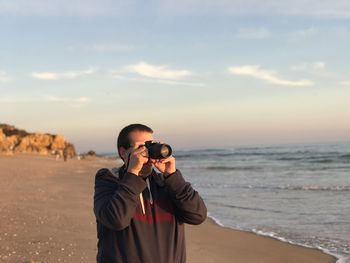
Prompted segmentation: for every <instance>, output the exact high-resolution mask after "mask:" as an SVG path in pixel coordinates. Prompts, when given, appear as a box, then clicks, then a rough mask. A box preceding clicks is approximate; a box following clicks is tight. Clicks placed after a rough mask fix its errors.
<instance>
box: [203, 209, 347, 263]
mask: <svg viewBox="0 0 350 263" xmlns="http://www.w3.org/2000/svg"><path fill="white" fill-rule="evenodd" d="M208 217H210V218H211V219H212V220H214V222H215V223H216V224H217V225H219V226H222V227H228V228H232V229H234V230H241V231H248V232H253V233H255V234H257V235H259V236H265V237H266V236H267V237H271V238H274V239H277V240H279V241H282V242H286V243H289V244H291V245H297V246H302V247H306V248H312V249H318V250H321V251H322V252H324V253H326V254H328V255H331V256H334V257H336V258H337V261H336V262H337V263H350V257H345V256H343V255H339V254H336V253H333V252H331V251H329V250H327V249H325V248H322V247H313V246H308V245H306V244H301V243H297V242H294V241H292V240H288V239H286V238H284V237H280V236H278V235H277V234H276V233H275V232H265V231H262V230H257V229H250V230H246V229H243V228H239V227H237V228H233V227H230V226H225V225H224V224H223V223H222V222H221V221H220V220H219V219H217V218H216V217H214V216H212V215H211V214H210V212H208Z"/></svg>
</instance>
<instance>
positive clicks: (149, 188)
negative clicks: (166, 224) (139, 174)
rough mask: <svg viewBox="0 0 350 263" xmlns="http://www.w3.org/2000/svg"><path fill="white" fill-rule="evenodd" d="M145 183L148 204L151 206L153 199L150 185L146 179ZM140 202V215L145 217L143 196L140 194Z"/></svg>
mask: <svg viewBox="0 0 350 263" xmlns="http://www.w3.org/2000/svg"><path fill="white" fill-rule="evenodd" d="M146 183H147V188H148V191H149V202H150V203H151V205H152V204H153V197H152V192H151V184H150V182H149V178H148V177H147V178H146ZM140 202H141V208H142V213H143V214H144V215H145V214H146V210H145V202H144V199H143V195H142V192H141V193H140Z"/></svg>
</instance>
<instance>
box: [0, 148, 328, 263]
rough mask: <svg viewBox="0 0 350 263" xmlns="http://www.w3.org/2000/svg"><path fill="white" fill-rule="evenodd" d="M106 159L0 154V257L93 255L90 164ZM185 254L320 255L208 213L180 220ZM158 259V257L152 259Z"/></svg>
mask: <svg viewBox="0 0 350 263" xmlns="http://www.w3.org/2000/svg"><path fill="white" fill-rule="evenodd" d="M113 166H115V161H113V160H109V159H102V158H96V159H89V160H82V161H78V160H69V161H68V162H66V163H64V162H63V161H55V159H54V158H53V157H44V156H34V155H23V154H22V155H16V156H1V155H0V262H16V263H17V262H18V263H24V262H73V263H77V262H95V255H96V241H97V239H96V229H95V218H94V214H93V212H92V197H93V183H94V175H95V172H96V171H97V170H98V169H99V168H101V167H108V168H111V167H113ZM186 234H187V235H186V236H187V237H186V238H187V253H188V262H190V263H192V262H194V263H196V262H198V263H199V262H201V263H206V262H208V263H209V262H216V263H221V262H230V263H232V262H252V263H259V262H264V263H265V262H266V263H284V262H285V263H291V262H298V263H303V262H305V263H313V262H315V263H316V262H317V263H325V262H335V258H334V257H331V256H329V255H326V254H324V253H322V252H320V251H318V250H316V249H307V248H303V247H299V246H294V245H290V244H287V243H284V242H281V241H278V240H275V239H271V238H268V237H261V236H258V235H255V234H252V233H247V232H242V231H236V230H232V229H228V228H223V227H220V226H218V225H216V224H215V223H214V222H213V221H211V220H207V221H206V222H205V223H204V224H202V225H200V226H187V228H186ZM159 263H164V262H159Z"/></svg>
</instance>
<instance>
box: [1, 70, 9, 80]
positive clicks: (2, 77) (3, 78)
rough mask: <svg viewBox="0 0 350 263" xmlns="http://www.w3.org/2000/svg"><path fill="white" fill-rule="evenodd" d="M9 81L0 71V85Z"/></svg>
mask: <svg viewBox="0 0 350 263" xmlns="http://www.w3.org/2000/svg"><path fill="white" fill-rule="evenodd" d="M8 81H10V77H9V75H8V74H7V73H6V72H5V71H0V83H5V82H8Z"/></svg>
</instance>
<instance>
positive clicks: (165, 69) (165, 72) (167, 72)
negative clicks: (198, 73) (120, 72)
mask: <svg viewBox="0 0 350 263" xmlns="http://www.w3.org/2000/svg"><path fill="white" fill-rule="evenodd" d="M125 71H126V72H129V73H135V74H138V75H140V76H143V77H147V78H153V79H163V80H176V79H181V78H184V77H187V76H190V75H192V73H191V72H190V71H189V70H186V69H171V68H170V66H168V65H159V66H157V65H152V64H148V63H146V62H140V63H138V64H135V65H129V66H126V67H125Z"/></svg>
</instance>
